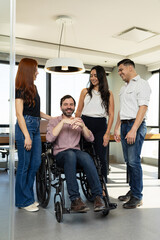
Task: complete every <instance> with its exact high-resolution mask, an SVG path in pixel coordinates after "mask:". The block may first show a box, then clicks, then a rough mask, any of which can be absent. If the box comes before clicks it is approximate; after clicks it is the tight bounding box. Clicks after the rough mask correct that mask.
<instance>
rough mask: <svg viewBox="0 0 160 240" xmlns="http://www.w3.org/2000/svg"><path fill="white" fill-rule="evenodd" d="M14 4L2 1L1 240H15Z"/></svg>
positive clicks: (0, 26)
mask: <svg viewBox="0 0 160 240" xmlns="http://www.w3.org/2000/svg"><path fill="white" fill-rule="evenodd" d="M15 2H16V0H5V1H4V0H0V61H1V66H0V109H1V113H0V182H1V184H0V238H1V239H3V240H8V239H9V240H11V239H14V181H15V180H14V178H15V177H14V154H15V143H14V142H15V137H14V119H15V110H14V109H15V106H14V101H15V100H14V99H15V96H14V92H15V84H14V65H15V31H14V28H15ZM3 61H4V62H5V63H6V62H8V64H7V65H6V64H3ZM4 139H9V142H8V143H7V142H6V140H4Z"/></svg>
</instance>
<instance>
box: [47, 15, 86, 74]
mask: <svg viewBox="0 0 160 240" xmlns="http://www.w3.org/2000/svg"><path fill="white" fill-rule="evenodd" d="M57 22H60V23H61V25H62V27H61V34H60V41H59V48H58V58H52V59H49V60H47V62H46V65H45V71H46V72H49V73H56V74H58V73H59V74H75V73H82V72H85V68H84V65H83V63H82V61H81V60H80V59H75V58H61V57H60V50H61V42H62V35H63V30H64V26H65V25H66V24H71V23H72V19H71V18H70V17H68V16H59V17H58V18H57Z"/></svg>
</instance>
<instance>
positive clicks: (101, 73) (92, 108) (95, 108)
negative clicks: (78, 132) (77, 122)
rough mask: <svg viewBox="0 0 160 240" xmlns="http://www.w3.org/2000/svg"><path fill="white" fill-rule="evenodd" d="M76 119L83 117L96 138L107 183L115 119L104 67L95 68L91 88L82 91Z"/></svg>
mask: <svg viewBox="0 0 160 240" xmlns="http://www.w3.org/2000/svg"><path fill="white" fill-rule="evenodd" d="M76 117H82V119H83V121H84V123H85V125H86V126H87V127H88V128H89V129H90V130H91V131H92V133H93V135H94V137H95V150H96V153H97V155H98V156H99V158H100V161H101V165H102V174H103V176H104V177H105V179H106V181H107V159H106V157H107V156H106V152H107V145H108V143H109V137H110V131H111V127H112V123H113V119H114V98H113V94H112V92H111V91H110V90H109V87H108V82H107V78H106V73H105V70H104V68H103V67H101V66H95V67H93V68H92V69H91V72H90V80H89V87H88V88H84V89H83V90H82V91H81V95H80V99H79V104H78V107H77V111H76ZM107 117H108V123H107Z"/></svg>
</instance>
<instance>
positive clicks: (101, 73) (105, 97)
mask: <svg viewBox="0 0 160 240" xmlns="http://www.w3.org/2000/svg"><path fill="white" fill-rule="evenodd" d="M93 69H95V70H96V74H97V78H98V81H99V92H100V94H101V99H102V104H103V106H104V108H105V110H106V112H107V113H108V111H109V97H110V92H109V87H108V82H107V77H106V72H105V70H104V68H103V67H102V66H99V65H97V66H95V67H93V68H92V69H91V71H92V70H93ZM89 83H90V85H89V88H88V94H89V95H90V96H91V97H92V89H93V88H94V86H93V84H92V83H91V81H89Z"/></svg>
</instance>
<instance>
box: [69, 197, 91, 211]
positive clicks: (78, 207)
mask: <svg viewBox="0 0 160 240" xmlns="http://www.w3.org/2000/svg"><path fill="white" fill-rule="evenodd" d="M89 210H90V209H89V208H88V207H87V206H86V204H85V203H84V202H83V201H82V199H81V198H76V199H75V200H73V201H72V202H71V211H73V212H87V211H89Z"/></svg>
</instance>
